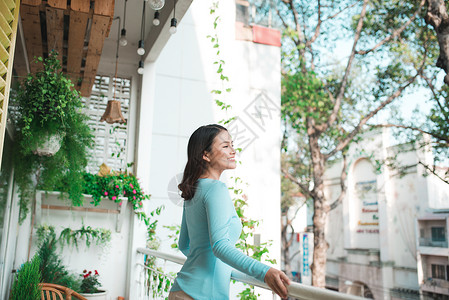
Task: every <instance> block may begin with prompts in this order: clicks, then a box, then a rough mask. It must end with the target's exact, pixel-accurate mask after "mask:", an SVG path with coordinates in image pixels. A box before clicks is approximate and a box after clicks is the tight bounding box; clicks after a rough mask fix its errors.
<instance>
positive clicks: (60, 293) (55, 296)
mask: <svg viewBox="0 0 449 300" xmlns="http://www.w3.org/2000/svg"><path fill="white" fill-rule="evenodd" d="M39 285H40V286H41V290H42V291H41V300H72V297H73V298H74V299H78V300H87V299H86V298H84V297H83V296H81V295H80V294H78V293H77V292H75V291H74V290H72V289H69V288H68V287H65V286H62V285H58V284H53V283H41V284H39ZM64 296H65V297H64Z"/></svg>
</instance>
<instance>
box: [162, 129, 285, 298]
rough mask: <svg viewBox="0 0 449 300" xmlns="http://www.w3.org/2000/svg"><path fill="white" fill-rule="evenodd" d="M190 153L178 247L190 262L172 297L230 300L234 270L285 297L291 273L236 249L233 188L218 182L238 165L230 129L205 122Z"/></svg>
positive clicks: (192, 139) (237, 229) (238, 227)
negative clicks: (230, 286)
mask: <svg viewBox="0 0 449 300" xmlns="http://www.w3.org/2000/svg"><path fill="white" fill-rule="evenodd" d="M187 155H188V157H187V164H186V168H185V170H184V176H183V179H182V182H181V184H180V185H179V189H180V190H181V191H182V195H181V197H182V198H184V199H185V200H186V201H184V206H183V216H182V223H181V230H180V235H179V250H181V252H182V253H183V254H184V255H185V256H187V260H186V262H185V263H184V266H183V267H182V269H181V271H180V272H179V273H178V276H177V278H176V280H175V282H174V284H173V287H172V289H171V292H170V295H169V297H168V299H169V300H172V299H173V300H175V299H178V300H179V299H192V298H193V299H198V300H201V299H204V300H206V299H229V283H230V279H231V271H232V268H235V269H237V270H239V271H241V272H243V273H245V274H247V275H250V276H252V277H254V278H256V279H258V280H260V281H262V282H264V281H265V282H266V283H267V284H268V286H269V287H270V288H271V289H272V290H273V291H274V292H275V293H277V294H278V295H280V296H281V297H284V298H285V297H286V296H287V288H286V287H285V285H288V284H289V283H290V280H289V279H288V277H287V276H286V275H285V274H284V273H283V272H281V271H278V270H276V269H274V268H271V267H269V266H267V265H265V264H263V263H261V262H259V261H257V260H255V259H252V258H250V257H248V256H246V255H245V254H243V253H242V252H240V251H239V250H237V249H236V247H235V243H236V242H237V240H238V239H239V237H240V234H241V231H242V224H241V221H240V218H239V217H238V216H237V213H236V211H235V208H234V205H233V203H232V200H231V198H230V196H229V190H228V188H227V187H226V185H225V184H224V183H223V182H221V181H219V178H220V176H221V174H222V173H223V171H224V170H228V169H235V167H236V163H235V150H234V147H233V143H232V138H231V136H230V134H229V132H228V131H227V130H226V128H224V127H222V126H220V125H215V124H213V125H207V126H201V127H200V128H198V129H197V130H196V131H195V132H194V133H193V134H192V136H191V137H190V139H189V143H188V146H187ZM187 200H188V201H187Z"/></svg>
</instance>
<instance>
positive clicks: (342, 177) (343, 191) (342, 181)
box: [329, 154, 348, 210]
mask: <svg viewBox="0 0 449 300" xmlns="http://www.w3.org/2000/svg"><path fill="white" fill-rule="evenodd" d="M347 167H348V160H347V157H346V155H345V154H343V167H342V169H341V175H340V189H341V192H340V195H339V196H338V199H337V200H335V201H334V202H333V203H332V204H331V205H330V208H329V210H333V209H335V208H337V207H338V205H340V203H341V202H342V201H343V198H344V197H345V196H346V190H347V186H346V177H347V174H346V168H347Z"/></svg>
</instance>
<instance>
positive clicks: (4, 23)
mask: <svg viewBox="0 0 449 300" xmlns="http://www.w3.org/2000/svg"><path fill="white" fill-rule="evenodd" d="M19 7H20V0H0V167H1V161H2V154H3V141H4V138H5V131H6V118H7V111H8V99H9V87H10V84H11V77H12V64H13V58H14V47H15V44H16V36H17V22H18V18H19Z"/></svg>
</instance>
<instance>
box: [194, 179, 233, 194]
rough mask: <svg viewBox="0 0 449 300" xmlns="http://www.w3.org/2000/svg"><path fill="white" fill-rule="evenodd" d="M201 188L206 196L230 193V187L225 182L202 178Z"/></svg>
mask: <svg viewBox="0 0 449 300" xmlns="http://www.w3.org/2000/svg"><path fill="white" fill-rule="evenodd" d="M199 181H200V184H199V187H200V188H201V190H202V191H204V196H205V197H208V196H215V195H216V194H217V193H223V192H228V187H227V186H226V184H225V183H224V182H223V181H220V180H216V179H211V178H200V179H199Z"/></svg>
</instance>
